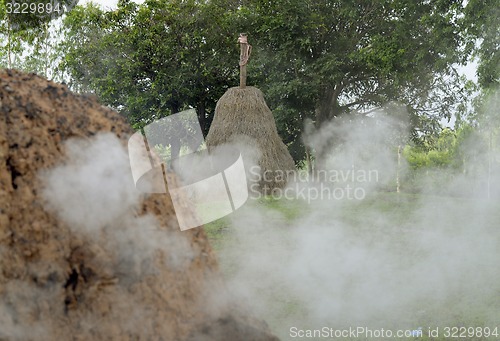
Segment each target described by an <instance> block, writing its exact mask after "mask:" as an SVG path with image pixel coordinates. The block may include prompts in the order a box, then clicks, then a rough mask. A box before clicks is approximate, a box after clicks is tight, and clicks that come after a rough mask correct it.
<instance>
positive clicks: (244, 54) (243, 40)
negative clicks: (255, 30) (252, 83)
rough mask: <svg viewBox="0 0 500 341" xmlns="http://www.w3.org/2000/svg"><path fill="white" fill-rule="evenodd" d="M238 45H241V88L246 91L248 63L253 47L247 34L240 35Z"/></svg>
mask: <svg viewBox="0 0 500 341" xmlns="http://www.w3.org/2000/svg"><path fill="white" fill-rule="evenodd" d="M238 43H239V44H240V88H241V89H244V88H245V87H246V86H247V63H248V58H249V57H250V52H251V51H252V45H250V44H249V43H248V41H247V35H246V34H245V33H240V36H239V37H238Z"/></svg>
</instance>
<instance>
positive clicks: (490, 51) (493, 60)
mask: <svg viewBox="0 0 500 341" xmlns="http://www.w3.org/2000/svg"><path fill="white" fill-rule="evenodd" d="M463 23H464V26H465V28H466V33H467V38H468V49H469V50H470V51H473V52H474V54H473V55H474V57H477V58H478V60H479V66H478V69H477V76H478V81H479V84H480V85H481V86H482V87H483V88H485V89H496V88H498V85H499V82H500V52H499V48H500V36H499V34H498V32H499V31H500V3H499V1H498V0H470V1H468V3H467V6H466V8H465V17H464V20H463Z"/></svg>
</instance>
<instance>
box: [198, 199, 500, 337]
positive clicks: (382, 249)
mask: <svg viewBox="0 0 500 341" xmlns="http://www.w3.org/2000/svg"><path fill="white" fill-rule="evenodd" d="M499 206H500V205H499V203H498V202H496V201H492V200H483V199H479V198H476V199H464V198H452V197H440V196H429V195H419V194H404V193H400V194H396V193H389V192H384V193H382V192H380V193H373V194H371V195H368V196H367V197H366V198H365V199H364V200H361V201H356V200H345V201H329V202H320V201H316V202H311V203H310V204H308V203H306V202H303V201H300V200H284V199H283V200H274V199H271V198H263V199H258V200H255V199H249V201H248V202H247V203H246V204H245V206H244V207H242V208H241V209H240V210H238V211H237V212H236V213H234V214H233V215H231V216H229V217H225V218H223V219H220V220H217V221H215V222H212V223H210V224H207V225H206V226H205V231H206V232H207V234H208V236H209V239H210V241H211V243H212V245H213V247H214V249H215V251H216V253H217V255H218V259H219V262H220V265H221V269H222V271H223V273H224V276H225V278H226V279H227V280H228V282H229V283H232V281H234V283H237V285H236V287H238V288H240V290H241V292H239V294H240V295H243V296H244V297H245V298H246V300H247V304H248V305H249V306H250V307H251V309H253V310H254V311H255V312H256V313H257V315H258V316H259V317H261V318H263V319H265V320H266V321H267V323H268V324H269V326H270V328H271V329H272V330H273V332H274V333H275V334H276V335H278V336H279V337H280V338H281V339H282V340H294V339H295V340H297V339H301V338H298V337H297V338H292V337H290V334H289V328H290V327H292V326H297V327H298V328H299V329H303V330H306V329H320V328H321V327H323V326H327V327H332V328H336V329H341V328H347V327H349V326H353V327H356V326H359V325H360V324H361V323H366V326H367V327H370V328H373V329H377V328H378V329H380V328H382V327H383V328H385V329H391V330H398V329H401V330H415V329H417V328H419V327H420V328H422V330H423V337H408V338H406V339H412V340H446V339H447V338H445V337H444V329H443V328H445V327H447V326H449V327H453V326H457V327H462V335H466V337H465V338H461V339H463V340H465V339H466V340H476V339H477V340H482V339H484V340H495V339H500V336H499V337H498V338H497V337H496V336H490V337H489V338H486V337H475V336H477V333H476V332H472V331H471V330H470V332H471V334H470V335H468V334H464V333H463V330H464V329H463V328H465V327H479V328H482V327H489V328H494V327H500V323H499V321H500V308H499V307H500V284H499V283H500V270H499V267H498V265H499V259H500V253H499V251H498V250H500V233H499V232H500V231H499V229H498V225H499V224H498V223H499V222H500V210H498V208H499ZM338 240H340V242H339V243H338V244H336V241H338ZM329 243H331V244H332V247H331V248H330V247H329V245H330V244H329ZM304 245H305V246H304ZM304 250H305V251H304ZM353 250H354V251H353ZM297 252H300V253H299V254H300V256H299V257H297V258H298V259H299V261H296V260H293V261H291V260H290V259H294V257H295V256H296V253H297ZM339 259H345V260H346V262H347V263H349V264H347V265H346V264H344V263H343V262H341V261H339ZM291 264H292V265H291ZM386 265H387V268H385V266H386ZM287 266H290V267H291V268H292V270H291V273H292V275H291V277H290V276H289V273H288V272H287V271H283V268H284V267H287ZM377 266H378V267H380V268H384V269H383V270H381V271H382V273H384V274H385V276H386V277H387V278H384V277H383V275H380V274H379V272H378V270H376V269H374V268H376V267H377ZM337 271H338V272H339V273H338V274H337V273H335V272H337ZM413 276H414V277H413ZM413 278H414V280H413ZM329 281H331V282H332V283H337V282H338V283H340V284H339V285H338V286H339V287H335V285H337V284H335V285H332V287H333V289H332V288H331V287H330V285H329V284H328V282H329ZM302 282H304V283H302ZM360 283H365V286H364V287H363V284H360ZM386 283H389V284H386ZM297 286H298V287H300V286H306V287H309V288H310V289H308V290H306V291H301V290H303V288H300V289H297V288H296V287H297ZM372 287H373V288H372ZM241 288H243V289H241ZM435 288H436V289H435ZM372 289H373V291H374V292H373V295H372V293H371V292H372ZM303 292H305V293H306V296H304V295H303V294H301V293H303ZM308 292H310V293H311V294H310V296H308V295H307V293H308ZM323 292H324V293H323ZM415 292H416V294H415V298H413V297H412V298H411V299H410V298H408V296H411V295H413V293H415ZM350 295H354V296H353V297H350ZM356 296H359V297H365V296H366V302H368V303H366V302H365V301H364V300H362V299H361V298H357V297H356ZM377 296H378V297H377ZM386 296H387V299H388V300H389V301H390V303H387V304H386V302H385V299H386ZM392 296H393V297H392ZM335 297H337V299H335ZM339 297H341V299H340V300H339V299H338V298H339ZM318 298H319V299H318ZM401 299H402V300H403V302H404V303H401V304H400V303H399V300H401ZM406 299H407V302H406V301H404V300H406ZM322 300H324V302H322ZM372 301H373V302H372ZM337 304H338V307H337V306H336V305H337ZM358 304H359V305H360V307H359V308H356V307H355V306H356V305H358ZM377 305H380V308H378V306H377ZM365 308H366V309H365ZM357 309H359V311H358V310H357ZM357 317H360V318H359V319H358V320H357V321H355V320H356V319H357ZM492 321H496V323H497V325H493V324H492V323H493V322H492ZM363 326H365V325H364V324H363ZM438 326H439V327H440V328H441V331H440V336H439V337H437V338H436V337H430V336H428V335H427V334H428V332H429V331H428V328H429V327H432V328H436V327H438ZM478 330H479V329H478ZM459 332H460V329H459ZM457 335H458V336H460V333H458V334H457ZM386 338H387V337H386ZM386 338H384V337H380V338H373V339H386ZM304 339H305V338H304ZM307 339H315V338H307ZM318 339H320V338H318ZM323 339H329V338H323ZM332 339H335V338H332ZM340 339H347V340H355V339H367V338H366V337H360V338H345V337H344V338H340ZM387 339H388V338H387ZM393 339H394V338H393ZM396 339H397V338H396ZM403 339H404V338H403ZM449 339H451V338H449ZM459 339H460V338H459Z"/></svg>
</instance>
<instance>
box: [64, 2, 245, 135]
mask: <svg viewBox="0 0 500 341" xmlns="http://www.w3.org/2000/svg"><path fill="white" fill-rule="evenodd" d="M228 15H229V14H228V12H227V11H226V10H225V9H224V7H223V6H222V5H221V4H219V3H218V2H217V1H211V2H207V3H201V2H197V1H194V0H190V1H179V0H177V1H165V0H163V1H146V2H144V4H142V5H137V4H135V3H132V2H130V1H121V2H120V3H119V4H118V9H117V10H115V11H112V12H105V11H102V10H100V9H99V8H97V7H95V6H93V5H87V6H86V7H78V8H76V9H75V10H73V11H72V12H71V13H70V14H69V15H68V16H67V18H66V19H65V21H64V23H65V27H66V28H67V36H66V37H67V38H66V43H67V51H68V52H67V54H66V67H67V68H68V70H69V72H70V73H71V74H72V76H73V78H74V85H75V86H76V87H79V88H81V89H85V90H87V91H89V90H91V91H95V93H96V94H97V95H98V96H99V97H100V98H101V100H102V101H104V102H105V103H106V104H108V105H111V106H112V107H114V108H116V109H118V110H120V111H121V112H122V113H123V114H125V115H126V116H128V117H129V120H130V121H131V123H132V124H133V125H134V126H135V127H136V128H140V127H142V126H144V125H145V124H147V123H149V122H151V121H153V120H156V119H158V118H159V117H163V116H166V115H169V114H172V113H176V112H179V111H181V110H182V109H186V108H188V107H193V108H195V109H196V110H197V113H198V117H199V119H200V123H201V125H202V129H203V131H204V132H205V133H206V132H207V131H208V127H209V124H210V121H211V118H212V116H213V111H214V108H215V103H216V101H217V99H218V98H219V97H220V96H221V95H222V94H223V93H224V91H225V90H226V89H227V87H228V85H229V84H231V82H235V79H236V75H237V73H236V71H237V69H236V67H235V65H237V64H236V63H237V61H238V50H237V42H236V37H235V36H234V30H232V29H230V25H231V22H230V20H229V19H228ZM229 47H230V48H229ZM96 57H97V58H96ZM233 84H234V83H233Z"/></svg>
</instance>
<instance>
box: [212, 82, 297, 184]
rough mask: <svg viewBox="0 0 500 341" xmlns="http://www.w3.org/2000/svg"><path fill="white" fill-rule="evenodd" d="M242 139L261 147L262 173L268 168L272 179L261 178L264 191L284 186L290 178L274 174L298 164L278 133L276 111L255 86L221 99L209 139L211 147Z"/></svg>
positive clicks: (239, 89) (228, 92)
mask: <svg viewBox="0 0 500 341" xmlns="http://www.w3.org/2000/svg"><path fill="white" fill-rule="evenodd" d="M241 141H245V142H247V141H249V142H248V143H250V144H251V146H250V147H253V148H256V149H257V150H258V154H259V160H258V165H259V166H260V167H261V172H265V171H267V173H266V174H268V175H267V176H266V178H267V179H269V178H271V179H270V180H269V181H264V179H263V177H261V181H260V189H261V191H262V190H265V191H266V192H267V191H268V190H272V189H274V188H283V187H284V186H285V185H286V180H284V179H280V176H273V175H272V174H278V173H279V174H283V173H286V172H290V171H293V170H295V165H294V162H293V159H292V157H291V156H290V153H289V151H288V149H287V147H286V146H285V144H284V143H283V141H282V140H281V138H280V137H279V135H278V131H277V129H276V123H275V121H274V117H273V114H272V112H271V110H270V109H269V107H268V106H267V104H266V102H265V100H264V95H263V93H262V91H260V90H259V89H257V88H255V87H252V86H249V87H245V88H240V87H233V88H230V89H228V90H227V91H226V93H225V94H224V95H223V96H222V97H221V98H220V99H219V101H218V102H217V106H216V108H215V116H214V120H213V122H212V125H211V127H210V131H209V133H208V136H207V139H206V143H207V147H208V149H209V150H211V149H213V148H214V147H216V146H219V145H223V144H226V143H234V142H241ZM244 156H245V155H244ZM276 171H278V172H276ZM269 174H271V175H269ZM264 185H266V188H265V187H264Z"/></svg>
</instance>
